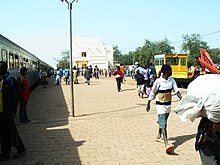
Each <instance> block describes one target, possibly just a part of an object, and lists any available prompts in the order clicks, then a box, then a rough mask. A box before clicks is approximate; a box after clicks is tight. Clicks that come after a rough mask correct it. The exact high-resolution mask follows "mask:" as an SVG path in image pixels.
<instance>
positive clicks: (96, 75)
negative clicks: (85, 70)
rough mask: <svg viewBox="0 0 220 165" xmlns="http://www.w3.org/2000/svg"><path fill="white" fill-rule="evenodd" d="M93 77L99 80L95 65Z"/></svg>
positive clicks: (97, 69)
mask: <svg viewBox="0 0 220 165" xmlns="http://www.w3.org/2000/svg"><path fill="white" fill-rule="evenodd" d="M94 77H95V79H99V68H98V66H97V65H96V66H95V67H94Z"/></svg>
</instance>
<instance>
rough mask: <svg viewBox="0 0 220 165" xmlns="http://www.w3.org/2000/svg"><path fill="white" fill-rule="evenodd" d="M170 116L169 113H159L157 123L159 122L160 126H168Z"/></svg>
mask: <svg viewBox="0 0 220 165" xmlns="http://www.w3.org/2000/svg"><path fill="white" fill-rule="evenodd" d="M168 116H169V113H165V114H159V115H158V119H157V123H158V124H159V128H167V119H168Z"/></svg>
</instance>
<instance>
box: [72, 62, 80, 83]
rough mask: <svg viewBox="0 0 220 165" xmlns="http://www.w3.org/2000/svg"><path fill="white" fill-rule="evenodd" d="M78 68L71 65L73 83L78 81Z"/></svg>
mask: <svg viewBox="0 0 220 165" xmlns="http://www.w3.org/2000/svg"><path fill="white" fill-rule="evenodd" d="M78 73H79V72H78V69H77V68H76V66H74V67H73V83H74V84H79V81H78Z"/></svg>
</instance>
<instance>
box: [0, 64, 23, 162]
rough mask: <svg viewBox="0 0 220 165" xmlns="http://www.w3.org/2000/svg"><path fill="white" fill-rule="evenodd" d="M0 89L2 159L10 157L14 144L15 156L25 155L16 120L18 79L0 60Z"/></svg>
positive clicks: (0, 155)
mask: <svg viewBox="0 0 220 165" xmlns="http://www.w3.org/2000/svg"><path fill="white" fill-rule="evenodd" d="M0 89H1V90H0V91H1V92H0V138H1V140H0V141H1V154H0V161H6V160H9V159H10V156H9V154H10V152H11V147H12V146H14V147H15V148H16V149H17V152H16V154H15V155H14V157H13V158H19V157H22V156H24V155H25V147H24V144H23V142H22V140H21V138H20V136H19V135H18V131H17V128H16V125H15V121H14V117H15V114H16V110H17V103H18V101H17V91H16V80H15V78H13V77H12V76H11V74H10V73H9V72H8V71H7V63H6V62H4V61H0ZM12 139H13V140H12Z"/></svg>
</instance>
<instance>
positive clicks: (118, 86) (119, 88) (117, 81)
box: [116, 78, 122, 92]
mask: <svg viewBox="0 0 220 165" xmlns="http://www.w3.org/2000/svg"><path fill="white" fill-rule="evenodd" d="M121 82H122V79H119V78H116V83H117V89H118V92H120V90H121Z"/></svg>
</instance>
